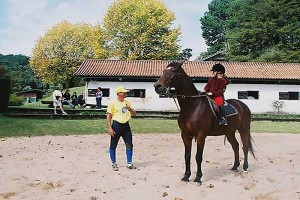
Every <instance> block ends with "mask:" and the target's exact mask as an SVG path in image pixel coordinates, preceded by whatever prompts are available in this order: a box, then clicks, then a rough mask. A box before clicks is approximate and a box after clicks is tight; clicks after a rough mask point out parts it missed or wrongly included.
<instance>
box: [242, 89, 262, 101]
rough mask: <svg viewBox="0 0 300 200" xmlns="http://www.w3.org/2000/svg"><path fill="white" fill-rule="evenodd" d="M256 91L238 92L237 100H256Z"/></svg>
mask: <svg viewBox="0 0 300 200" xmlns="http://www.w3.org/2000/svg"><path fill="white" fill-rule="evenodd" d="M258 97H259V93H258V91H238V99H258Z"/></svg>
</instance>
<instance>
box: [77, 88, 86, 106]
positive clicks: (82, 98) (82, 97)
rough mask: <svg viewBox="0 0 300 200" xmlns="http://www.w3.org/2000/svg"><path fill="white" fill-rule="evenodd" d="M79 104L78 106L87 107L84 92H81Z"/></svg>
mask: <svg viewBox="0 0 300 200" xmlns="http://www.w3.org/2000/svg"><path fill="white" fill-rule="evenodd" d="M77 103H78V105H80V106H82V107H84V106H85V100H84V96H83V92H81V93H80V94H79V95H78V97H77Z"/></svg>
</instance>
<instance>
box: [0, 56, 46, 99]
mask: <svg viewBox="0 0 300 200" xmlns="http://www.w3.org/2000/svg"><path fill="white" fill-rule="evenodd" d="M1 67H2V68H3V69H4V70H5V72H6V74H5V75H6V76H8V77H10V78H11V80H12V82H11V92H12V93H15V92H20V91H21V90H23V89H24V88H26V87H27V88H28V87H30V88H33V89H43V88H44V84H43V83H42V82H41V81H40V79H39V78H38V77H37V76H36V75H35V73H34V72H33V70H32V68H31V67H30V66H29V57H27V56H24V55H1V54H0V68H1ZM0 71H1V70H0Z"/></svg>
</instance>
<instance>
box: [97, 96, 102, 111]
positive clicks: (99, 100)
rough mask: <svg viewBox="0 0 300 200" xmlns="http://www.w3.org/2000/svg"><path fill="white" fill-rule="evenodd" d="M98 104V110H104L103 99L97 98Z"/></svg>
mask: <svg viewBox="0 0 300 200" xmlns="http://www.w3.org/2000/svg"><path fill="white" fill-rule="evenodd" d="M96 103H97V108H98V109H101V108H102V97H98V98H96Z"/></svg>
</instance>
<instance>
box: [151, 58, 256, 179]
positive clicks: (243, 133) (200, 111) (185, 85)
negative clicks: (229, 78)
mask: <svg viewBox="0 0 300 200" xmlns="http://www.w3.org/2000/svg"><path fill="white" fill-rule="evenodd" d="M183 63H184V62H180V61H179V62H171V63H170V64H169V65H168V66H167V68H166V69H165V70H164V71H163V74H162V75H161V76H160V77H159V79H158V80H157V81H156V82H155V84H154V88H155V91H156V93H158V94H164V93H165V92H166V91H167V90H169V89H170V88H175V94H176V96H177V101H178V104H179V107H180V111H179V115H178V119H177V121H178V126H179V128H180V129H181V138H182V140H183V143H184V148H185V154H184V158H185V173H184V176H183V178H182V179H181V180H182V181H186V182H188V181H189V178H190V176H191V166H190V160H191V148H192V140H193V138H194V139H195V141H196V143H197V151H196V162H197V172H196V177H195V179H194V182H197V183H199V184H200V185H201V184H202V182H201V178H202V170H201V163H202V160H203V149H204V144H205V138H206V137H207V136H221V135H225V138H224V142H225V141H226V138H227V140H228V142H229V143H230V144H231V146H232V149H233V152H234V164H233V167H232V168H231V170H234V171H237V170H238V167H239V166H240V161H239V143H238V141H237V139H236V137H235V132H236V131H237V130H238V132H239V134H240V137H241V140H242V143H243V152H244V163H243V170H244V171H246V172H247V169H248V166H249V165H248V152H249V151H250V153H251V154H252V156H253V157H254V158H255V159H256V157H255V155H254V149H253V145H252V142H251V141H252V140H253V139H252V137H251V135H250V123H251V112H250V109H249V108H248V107H247V105H246V104H244V103H243V102H241V101H239V100H237V99H228V100H226V102H228V103H229V104H231V105H232V106H233V107H234V108H235V109H236V110H237V114H236V115H233V116H230V117H228V125H227V126H220V125H218V117H217V116H218V115H217V114H216V113H215V112H214V111H213V110H216V111H217V112H218V107H217V106H216V105H214V103H212V101H213V100H212V99H211V98H210V97H208V96H207V95H205V94H201V93H199V92H198V90H197V88H196V87H195V85H194V83H193V81H192V80H191V78H190V77H189V76H188V75H187V74H186V73H185V71H184V69H183V68H182V64H183ZM174 100H175V98H174Z"/></svg>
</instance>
